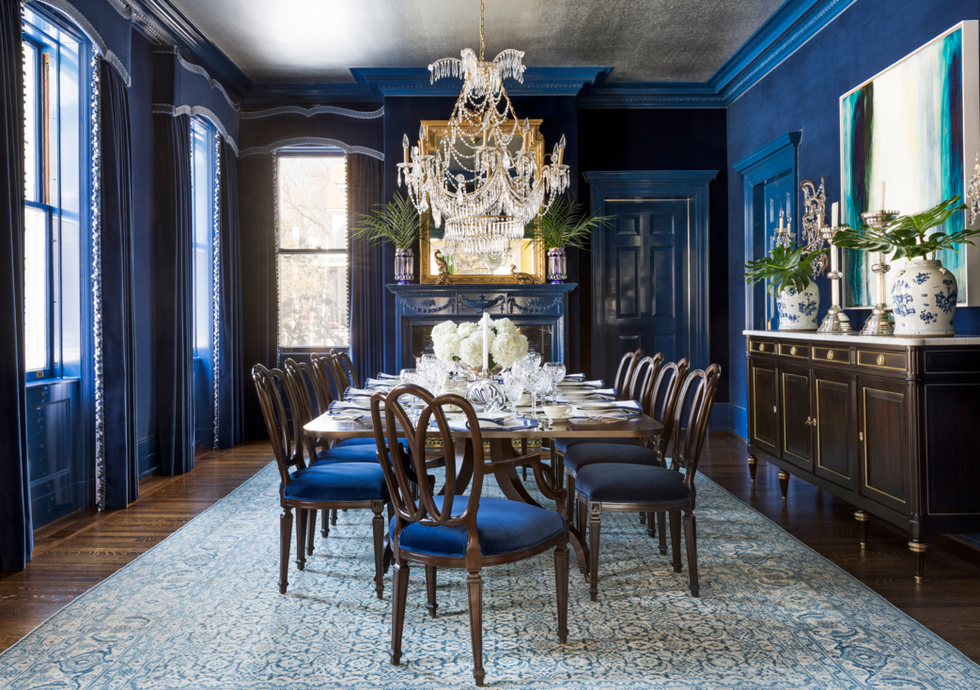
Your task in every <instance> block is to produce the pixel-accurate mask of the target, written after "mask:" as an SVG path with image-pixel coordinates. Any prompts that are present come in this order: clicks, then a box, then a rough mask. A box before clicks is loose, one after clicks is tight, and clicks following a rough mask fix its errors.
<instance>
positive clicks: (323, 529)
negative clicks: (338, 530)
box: [320, 508, 330, 539]
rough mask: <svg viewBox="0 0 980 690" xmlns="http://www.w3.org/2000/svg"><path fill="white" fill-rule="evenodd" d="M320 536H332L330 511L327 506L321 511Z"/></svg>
mask: <svg viewBox="0 0 980 690" xmlns="http://www.w3.org/2000/svg"><path fill="white" fill-rule="evenodd" d="M320 536H321V537H323V538H324V539H326V538H327V537H329V536H330V511H329V510H327V509H326V508H324V509H323V510H321V511H320Z"/></svg>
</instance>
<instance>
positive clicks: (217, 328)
mask: <svg viewBox="0 0 980 690" xmlns="http://www.w3.org/2000/svg"><path fill="white" fill-rule="evenodd" d="M212 189H213V190H214V198H213V201H212V203H213V208H212V211H213V213H212V216H211V217H212V236H213V239H212V252H213V254H212V258H213V260H212V262H211V270H212V281H213V284H212V293H211V294H212V302H211V307H212V311H211V320H212V321H211V324H212V329H213V339H212V341H211V357H212V361H213V363H214V370H213V384H214V418H213V421H212V431H213V432H214V443H213V446H212V447H213V448H215V449H217V448H218V422H219V419H220V417H219V412H220V407H221V402H220V397H221V396H220V393H221V381H220V380H219V377H220V375H221V356H220V355H221V137H220V136H216V137H215V138H214V184H213V185H212Z"/></svg>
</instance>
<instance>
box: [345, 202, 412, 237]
mask: <svg viewBox="0 0 980 690" xmlns="http://www.w3.org/2000/svg"><path fill="white" fill-rule="evenodd" d="M421 220H422V219H421V217H420V216H419V213H418V211H417V210H416V209H415V205H414V204H413V203H412V201H411V199H408V198H407V197H403V196H402V195H401V194H400V193H398V192H395V196H393V197H392V198H391V201H389V202H388V203H386V204H375V205H374V210H373V211H372V212H371V213H369V214H361V217H360V218H359V223H360V227H356V228H351V237H353V238H355V239H366V240H367V241H368V242H369V243H370V244H378V243H381V242H391V243H392V244H393V245H395V248H396V249H410V248H411V246H412V245H413V244H415V241H416V240H417V239H418V237H419V228H420V227H421Z"/></svg>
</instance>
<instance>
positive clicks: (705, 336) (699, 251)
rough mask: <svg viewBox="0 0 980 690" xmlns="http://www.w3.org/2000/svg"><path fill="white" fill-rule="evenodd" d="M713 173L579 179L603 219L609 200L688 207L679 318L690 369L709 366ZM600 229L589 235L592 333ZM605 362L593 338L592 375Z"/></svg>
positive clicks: (596, 317) (600, 313) (601, 256)
mask: <svg viewBox="0 0 980 690" xmlns="http://www.w3.org/2000/svg"><path fill="white" fill-rule="evenodd" d="M719 172H720V171H718V170H612V171H601V172H586V173H583V177H585V181H586V182H588V183H589V184H590V185H591V186H592V194H591V199H592V213H593V214H595V215H597V216H602V215H606V201H607V200H610V199H617V198H624V199H650V200H658V199H671V198H673V199H687V200H688V201H689V202H690V204H691V207H690V208H691V211H690V225H689V227H688V232H687V245H686V249H687V260H686V262H685V263H684V266H683V278H682V279H683V281H684V284H685V288H686V289H685V291H684V294H685V300H684V310H685V312H686V313H685V314H683V317H684V319H685V321H686V324H687V329H688V343H690V348H691V356H690V359H691V366H692V368H693V367H706V366H708V364H709V358H710V355H709V352H710V337H711V333H710V325H709V319H708V294H709V284H708V280H709V273H708V260H709V247H708V226H709V221H710V213H709V206H710V185H711V182H712V181H713V180H715V179H716V178H717V177H718V173H719ZM605 233H606V228H603V227H598V228H596V229H595V230H594V231H593V232H592V324H593V332H594V333H598V332H599V331H598V330H597V329H600V328H601V327H602V324H604V323H605V301H604V300H602V299H600V296H601V295H602V293H603V286H602V280H603V272H602V267H603V266H604V265H605V258H606V257H605ZM605 361H606V341H605V338H600V337H597V338H595V342H594V347H593V349H592V370H593V372H599V371H602V367H603V363H604V362H605Z"/></svg>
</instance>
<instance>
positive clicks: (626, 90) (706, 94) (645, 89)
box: [578, 82, 726, 109]
mask: <svg viewBox="0 0 980 690" xmlns="http://www.w3.org/2000/svg"><path fill="white" fill-rule="evenodd" d="M725 105H726V104H725V100H724V99H723V98H722V97H721V95H720V94H718V92H717V91H715V89H714V88H713V87H711V86H709V85H708V84H703V83H700V82H675V83H669V82H613V83H611V84H610V83H605V84H600V85H598V86H592V87H588V88H586V89H585V90H584V91H583V92H582V93H581V94H580V95H579V97H578V107H579V108H590V109H598V108H724V107H725Z"/></svg>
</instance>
